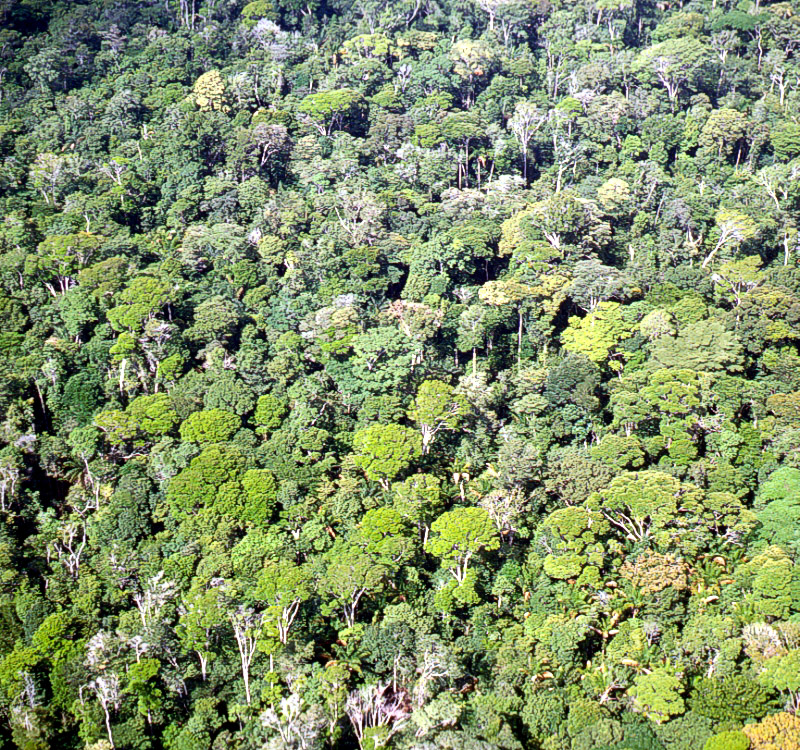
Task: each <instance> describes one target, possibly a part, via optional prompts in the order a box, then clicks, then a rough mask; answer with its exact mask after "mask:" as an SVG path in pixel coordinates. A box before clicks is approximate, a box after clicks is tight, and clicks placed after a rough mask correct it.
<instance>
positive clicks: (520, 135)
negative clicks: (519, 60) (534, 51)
mask: <svg viewBox="0 0 800 750" xmlns="http://www.w3.org/2000/svg"><path fill="white" fill-rule="evenodd" d="M489 2H491V0H489ZM493 21H494V16H490V25H491V23H492V22H493ZM546 120H547V113H545V112H542V111H541V110H540V109H539V108H538V107H537V106H536V105H535V104H532V103H531V102H527V101H524V100H521V101H518V102H517V104H516V106H515V107H514V114H513V115H512V116H511V117H510V118H509V120H508V123H507V127H508V129H509V130H510V131H511V132H512V133H513V134H514V137H515V138H516V139H517V140H518V141H519V144H520V146H521V151H522V179H523V180H525V183H526V184H527V182H528V145H529V144H530V142H531V139H532V138H533V136H534V135H536V133H537V131H538V130H539V129H540V128H541V127H542V125H544V123H545V122H546Z"/></svg>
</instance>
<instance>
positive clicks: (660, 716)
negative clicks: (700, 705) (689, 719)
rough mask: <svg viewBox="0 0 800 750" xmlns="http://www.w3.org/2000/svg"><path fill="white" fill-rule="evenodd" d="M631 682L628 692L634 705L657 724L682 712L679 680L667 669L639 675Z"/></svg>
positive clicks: (683, 706)
mask: <svg viewBox="0 0 800 750" xmlns="http://www.w3.org/2000/svg"><path fill="white" fill-rule="evenodd" d="M633 682H634V686H633V687H632V688H630V690H629V691H628V692H629V693H630V695H631V696H632V697H633V700H634V703H635V704H636V706H638V707H639V708H640V709H641V710H643V711H644V712H645V714H646V715H647V716H649V717H650V718H652V719H653V720H654V721H655V722H656V723H657V724H660V723H662V722H665V721H668V720H669V719H670V718H671V717H673V716H676V715H680V714H682V713H683V712H684V710H685V704H684V702H683V698H682V697H681V692H682V689H683V686H682V685H681V680H680V678H679V677H678V676H676V675H675V674H673V673H671V672H670V671H669V670H668V669H667V668H665V667H659V668H658V669H654V670H653V671H652V672H650V674H642V675H639V676H638V677H636V678H635V679H634V681H633Z"/></svg>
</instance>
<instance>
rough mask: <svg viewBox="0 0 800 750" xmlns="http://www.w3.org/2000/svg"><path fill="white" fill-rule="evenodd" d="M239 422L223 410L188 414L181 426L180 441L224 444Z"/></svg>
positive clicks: (233, 415) (237, 418)
mask: <svg viewBox="0 0 800 750" xmlns="http://www.w3.org/2000/svg"><path fill="white" fill-rule="evenodd" d="M240 424H241V422H240V420H239V417H237V416H236V415H235V414H231V413H230V412H228V411H225V410H223V409H207V410H204V411H196V412H194V413H193V414H190V415H189V416H188V417H187V418H186V419H185V420H184V421H183V423H182V424H181V427H180V433H181V440H187V441H189V442H193V443H200V444H201V445H204V444H207V443H225V442H227V441H228V440H230V438H231V437H232V436H233V433H234V432H236V430H237V429H238V428H239V426H240Z"/></svg>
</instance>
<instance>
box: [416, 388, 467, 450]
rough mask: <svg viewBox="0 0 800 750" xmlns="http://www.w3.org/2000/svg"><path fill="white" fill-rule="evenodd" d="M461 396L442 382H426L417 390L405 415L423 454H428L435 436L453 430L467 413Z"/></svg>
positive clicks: (465, 404)
mask: <svg viewBox="0 0 800 750" xmlns="http://www.w3.org/2000/svg"><path fill="white" fill-rule="evenodd" d="M467 409H468V406H467V403H466V401H465V399H464V397H463V396H461V395H460V394H456V393H455V392H454V389H453V387H452V386H450V385H447V383H443V382H442V381H441V380H426V381H424V382H423V383H422V384H421V385H420V387H419V389H418V390H417V395H416V397H415V398H414V401H413V402H412V404H411V410H410V411H409V413H408V416H409V419H411V420H413V421H414V422H416V423H417V425H418V426H419V430H420V433H421V434H422V453H423V455H424V454H426V453H428V452H430V449H431V445H432V444H433V442H434V440H435V439H436V436H437V435H438V434H439V432H441V431H442V430H454V429H456V428H457V427H458V424H459V422H460V420H461V418H462V417H463V416H465V415H466V413H467Z"/></svg>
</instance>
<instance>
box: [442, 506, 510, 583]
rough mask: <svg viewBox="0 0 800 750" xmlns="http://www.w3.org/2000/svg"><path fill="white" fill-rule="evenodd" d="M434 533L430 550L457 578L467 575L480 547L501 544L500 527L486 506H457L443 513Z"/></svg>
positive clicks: (492, 548) (493, 547)
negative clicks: (498, 528)
mask: <svg viewBox="0 0 800 750" xmlns="http://www.w3.org/2000/svg"><path fill="white" fill-rule="evenodd" d="M431 531H432V532H433V533H434V536H432V537H431V538H430V540H429V541H428V551H429V552H430V553H431V554H432V555H435V556H436V557H438V558H439V559H441V560H442V562H443V564H444V565H445V566H447V569H448V571H449V572H450V574H451V575H452V576H453V578H455V580H456V582H457V583H458V584H459V585H461V584H463V583H464V581H465V580H466V578H467V570H468V568H469V563H470V560H471V559H472V558H473V557H474V556H475V555H476V554H477V553H478V552H480V551H482V550H486V551H491V550H495V549H497V548H498V547H499V546H500V540H499V539H498V535H497V530H496V529H495V527H494V524H493V523H492V519H491V517H490V516H489V513H488V512H487V511H486V510H485V509H483V508H457V509H455V510H450V511H447V512H446V513H443V514H442V515H441V516H439V517H438V518H437V519H436V520H435V521H434V522H433V523H432V524H431Z"/></svg>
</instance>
